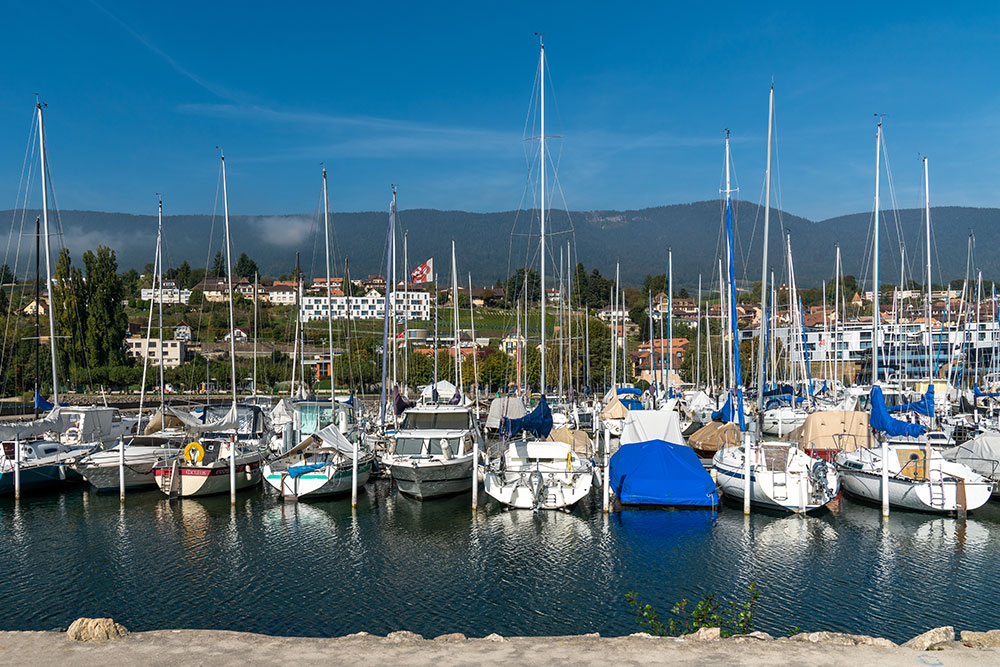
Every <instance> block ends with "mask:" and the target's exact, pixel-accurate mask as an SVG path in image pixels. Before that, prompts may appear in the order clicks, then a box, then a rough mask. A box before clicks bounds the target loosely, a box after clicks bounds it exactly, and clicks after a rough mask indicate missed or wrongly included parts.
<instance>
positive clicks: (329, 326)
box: [254, 167, 388, 424]
mask: <svg viewBox="0 0 1000 667" xmlns="http://www.w3.org/2000/svg"><path fill="white" fill-rule="evenodd" d="M323 236H324V239H325V242H326V335H327V344H328V348H329V351H330V423H331V424H334V423H336V421H337V399H336V397H335V391H334V384H333V273H332V272H331V271H330V194H329V190H328V189H327V184H326V167H323ZM386 303H387V304H388V300H386ZM256 308H257V306H256V300H255V301H254V313H256V312H257V310H256ZM255 321H256V316H255ZM256 361H257V357H256V355H254V368H255V369H256ZM254 382H256V370H255V371H254ZM254 389H256V384H255V385H254Z"/></svg>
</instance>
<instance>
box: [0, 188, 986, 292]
mask: <svg viewBox="0 0 1000 667" xmlns="http://www.w3.org/2000/svg"><path fill="white" fill-rule="evenodd" d="M736 212H737V215H736V235H737V241H736V245H737V262H736V263H737V268H736V272H737V277H738V278H743V277H746V278H748V279H750V280H756V279H757V278H758V277H759V275H760V251H761V235H762V229H763V210H762V209H760V208H759V207H758V206H756V205H755V204H751V203H748V202H737V206H736ZM3 213H4V214H5V215H6V216H7V218H8V219H12V220H15V221H16V222H15V230H16V231H15V233H17V230H19V229H20V224H21V223H20V221H21V220H22V214H21V212H18V213H17V214H16V215H15V213H14V212H12V211H6V212H3ZM35 214H36V213H35V212H28V213H27V214H26V215H24V217H23V220H24V221H25V223H24V225H25V228H24V234H25V236H24V237H23V238H22V239H21V247H22V250H24V252H25V253H26V252H28V250H27V249H29V248H33V247H34V242H33V240H32V238H31V237H30V236H29V234H30V233H33V232H34V230H33V226H34V225H33V222H34V217H35ZM58 217H59V219H60V220H61V229H62V231H63V236H62V237H61V239H55V240H54V246H55V247H58V245H59V244H60V243H65V245H66V246H67V247H69V248H70V250H71V251H72V252H73V255H74V257H78V256H79V254H80V253H82V252H83V251H84V250H86V249H90V248H95V247H97V246H98V245H99V244H102V243H103V244H106V245H110V246H111V247H112V248H114V249H115V250H116V251H117V253H118V259H119V264H120V266H121V267H122V268H138V269H142V267H144V266H145V265H146V264H148V263H150V262H152V260H153V252H154V247H155V242H156V217H155V216H150V215H129V214H124V213H103V212H99V211H61V212H60V214H59V216H58ZM537 217H538V216H537V212H524V211H521V212H520V213H515V212H513V211H506V212H500V213H469V212H465V211H438V210H427V209H413V210H403V211H400V214H399V223H400V229H401V230H404V229H405V230H406V231H407V232H408V234H407V238H408V241H407V245H408V254H409V261H410V265H411V266H412V265H414V264H416V263H419V262H423V261H424V260H426V259H427V258H428V257H431V256H435V257H436V264H437V266H436V269H437V273H438V275H439V277H440V279H441V281H442V282H443V281H447V280H450V271H451V266H450V261H451V260H450V252H451V240H452V239H454V240H455V241H456V247H457V257H458V269H459V275H460V276H466V275H467V274H468V273H470V272H471V273H472V277H473V280H474V281H475V282H476V283H477V284H482V283H488V282H493V281H495V280H497V279H499V278H503V277H505V276H507V275H508V274H509V272H511V271H514V270H516V269H517V268H518V267H521V266H524V264H525V262H526V261H527V262H530V263H531V264H532V265H533V266H535V267H537V265H538V250H537V245H538V224H537ZM896 218H897V216H896V215H894V214H893V213H892V212H884V213H883V219H884V224H883V235H882V241H881V249H882V253H881V266H882V268H881V274H882V281H883V282H895V281H897V280H898V278H899V240H898V237H897V234H896V228H897V225H896ZM921 218H922V216H921V211H920V210H917V209H907V210H901V211H899V212H898V220H899V225H898V226H899V228H900V229H901V230H902V236H903V241H904V242H905V245H906V248H907V255H908V259H907V265H908V268H907V278H915V279H917V280H923V268H922V267H923V266H924V258H923V248H924V236H923V222H922V219H921ZM331 219H332V223H333V226H334V235H335V246H336V256H337V266H338V273H342V272H343V261H344V258H345V257H349V258H350V263H351V274H352V275H353V276H355V277H358V276H364V275H368V274H370V273H375V272H380V271H381V270H382V266H383V264H384V261H385V259H384V257H385V239H386V227H387V223H388V214H387V213H386V212H360V213H335V214H333V215H332V218H331ZM931 220H932V223H933V241H934V245H933V250H932V258H933V262H934V266H935V268H934V269H933V273H934V279H935V281H936V282H940V281H941V279H942V278H943V279H954V278H959V277H961V276H963V275H964V274H965V267H966V244H967V239H968V236H969V233H970V231H972V232H974V233H975V237H976V245H977V248H978V250H977V251H976V255H975V261H974V266H975V267H978V268H980V269H982V271H983V276H984V277H985V278H998V277H1000V254H998V253H997V252H996V251H995V249H996V248H997V247H998V243H1000V209H992V208H990V209H984V208H963V207H938V208H933V209H932V210H931ZM231 221H232V230H233V253H234V258H235V257H236V256H238V255H239V254H240V253H243V252H245V253H247V254H248V255H249V256H250V257H251V258H253V259H254V260H256V262H257V264H258V266H259V267H260V269H261V271H263V272H266V273H268V274H271V275H278V274H281V273H288V272H290V271H291V269H292V268H293V267H294V265H295V253H296V251H299V252H301V264H302V268H303V269H304V270H305V271H306V272H307V273H308V274H313V275H321V274H322V273H323V272H324V271H325V269H324V268H323V267H324V264H323V233H322V220H321V219H319V220H317V219H316V218H315V217H314V216H312V215H283V216H234V217H233V218H232V219H231ZM870 223H871V214H870V213H858V214H853V215H847V216H840V217H837V218H831V219H829V220H823V221H819V222H814V221H810V220H806V219H805V218H801V217H798V216H794V215H791V214H789V213H785V212H781V211H772V215H771V243H770V251H769V252H770V261H769V264H770V265H771V266H772V267H773V268H774V269H775V271H776V272H778V279H779V281H780V280H781V275H780V272H781V271H782V269H783V266H784V263H783V257H784V255H783V249H782V244H781V236H780V234H781V230H782V229H784V230H785V231H787V232H789V233H790V234H791V239H792V251H793V255H794V261H795V267H796V275H797V279H798V282H799V284H800V285H802V286H813V285H818V284H819V282H820V281H821V280H823V279H829V278H830V277H831V276H832V275H833V266H834V257H835V246H836V245H837V244H840V247H841V252H842V256H843V263H844V270H845V272H846V273H848V274H855V275H856V276H858V277H861V276H862V275H869V276H870V266H869V265H870V258H869V257H868V253H867V252H866V248H867V244H868V243H870V236H869V228H870ZM52 224H53V226H54V228H56V229H54V231H58V224H57V222H56V221H55V216H53V223H52ZM29 227H32V229H29ZM529 228H530V230H531V233H530V234H529ZM549 229H550V230H553V231H554V232H555V234H554V235H553V236H552V237H551V238H550V239H549V257H550V265H549V266H550V267H551V269H552V271H554V269H555V268H556V267H557V266H558V262H559V250H560V248H564V247H565V245H566V242H567V240H570V239H572V238H575V243H576V246H575V248H576V249H575V250H574V253H575V254H576V255H577V256H578V259H579V261H581V262H583V264H584V265H585V266H586V267H587V268H588V270H589V269H591V268H597V269H599V270H600V271H601V272H602V273H603V274H604V275H606V276H607V275H613V273H614V267H615V262H616V261H620V262H621V274H622V279H623V281H624V282H626V283H627V284H638V283H640V282H641V281H642V279H643V277H644V276H645V275H647V274H657V273H664V272H665V271H666V267H667V248H668V247H669V248H672V249H673V257H674V277H675V280H676V281H677V283H678V285H685V286H688V287H693V286H695V285H696V284H697V280H698V274H699V273H702V274H704V275H705V279H706V284H707V282H708V280H709V276H717V275H718V265H717V261H718V257H719V249H720V248H721V247H723V246H721V245H720V242H721V239H722V232H723V229H724V227H723V216H722V207H721V205H720V203H719V202H718V201H705V202H696V203H692V204H676V205H671V206H659V207H655V208H648V209H642V210H635V211H579V212H572V213H570V214H569V215H568V216H567V214H566V213H565V212H564V211H555V210H554V211H551V213H550V224H549ZM570 230H572V235H571V234H570V233H569V231H570ZM164 236H165V248H166V264H167V266H176V265H178V264H180V263H181V262H182V261H184V260H187V261H188V262H189V263H190V264H191V266H192V267H195V268H198V267H205V266H206V262H208V261H209V259H210V257H211V256H212V255H214V253H215V252H216V251H217V250H219V249H222V248H223V247H224V246H223V230H222V221H221V217H216V218H215V220H214V223H213V219H212V217H211V216H206V215H181V216H167V217H165V218H164ZM16 247H17V238H16V237H15V238H13V239H12V240H11V243H10V248H11V250H10V251H8V252H10V253H13V252H14V250H13V249H14V248H16ZM398 253H399V258H400V262H401V261H402V247H399V248H398ZM7 263H8V264H10V265H11V266H12V267H13V266H14V261H13V256H12V255H11V256H10V257H9V258H8V259H7ZM26 263H27V255H26V254H22V258H21V260H20V266H19V269H18V273H19V274H20V275H24V270H25V266H26ZM552 271H550V272H549V273H550V275H551V273H552Z"/></svg>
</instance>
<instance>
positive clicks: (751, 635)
mask: <svg viewBox="0 0 1000 667" xmlns="http://www.w3.org/2000/svg"><path fill="white" fill-rule="evenodd" d="M730 639H741V640H750V641H753V640H756V641H768V640H771V639H774V637H772V636H771V635H769V634H767V633H766V632H761V631H760V630H754V631H753V632H748V633H747V634H745V635H733V636H732V637H730Z"/></svg>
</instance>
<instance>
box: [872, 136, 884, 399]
mask: <svg viewBox="0 0 1000 667" xmlns="http://www.w3.org/2000/svg"><path fill="white" fill-rule="evenodd" d="M881 157H882V121H881V120H880V121H879V122H878V127H877V128H876V130H875V243H874V250H873V255H872V385H876V384H878V348H879V342H878V330H879V312H878V302H879V298H878V297H879V293H878V237H879V229H878V227H879V209H878V195H879V185H880V176H881V169H882V167H881Z"/></svg>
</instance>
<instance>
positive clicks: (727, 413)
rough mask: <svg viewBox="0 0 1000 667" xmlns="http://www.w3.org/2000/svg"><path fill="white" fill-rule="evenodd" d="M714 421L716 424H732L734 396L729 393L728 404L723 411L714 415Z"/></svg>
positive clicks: (717, 411) (727, 396)
mask: <svg viewBox="0 0 1000 667" xmlns="http://www.w3.org/2000/svg"><path fill="white" fill-rule="evenodd" d="M712 421H714V422H731V421H733V395H732V393H729V394H727V395H726V404H725V405H723V406H722V409H721V410H716V411H715V412H713V413H712Z"/></svg>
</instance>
